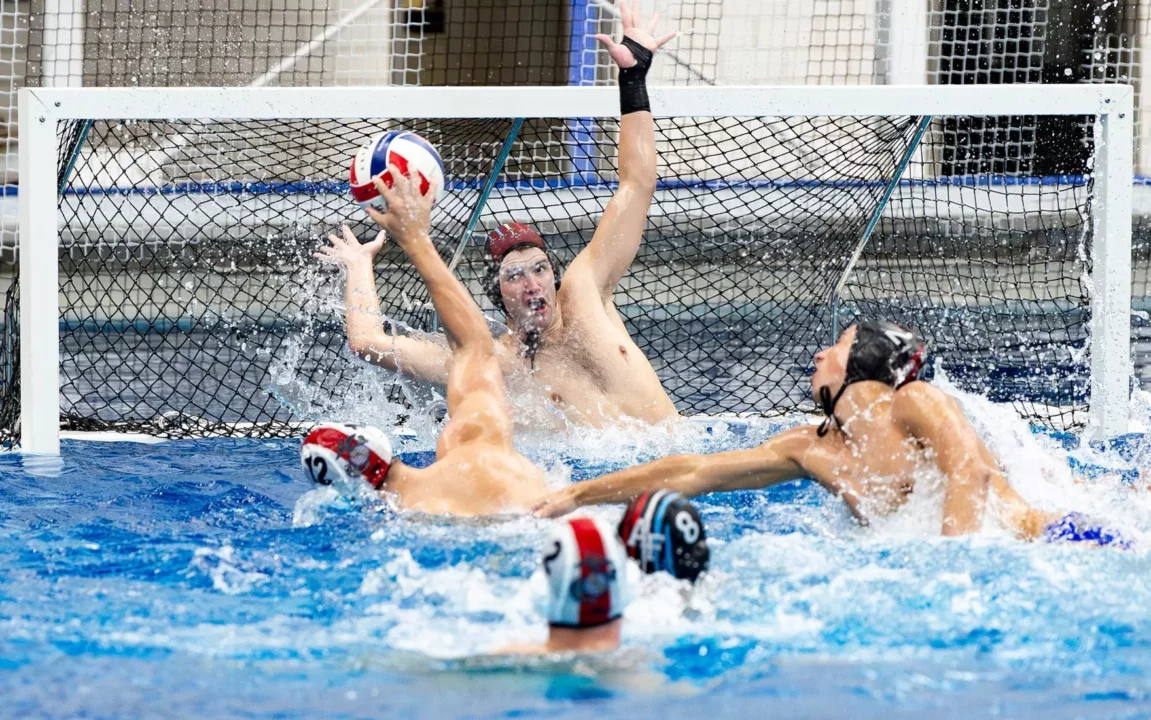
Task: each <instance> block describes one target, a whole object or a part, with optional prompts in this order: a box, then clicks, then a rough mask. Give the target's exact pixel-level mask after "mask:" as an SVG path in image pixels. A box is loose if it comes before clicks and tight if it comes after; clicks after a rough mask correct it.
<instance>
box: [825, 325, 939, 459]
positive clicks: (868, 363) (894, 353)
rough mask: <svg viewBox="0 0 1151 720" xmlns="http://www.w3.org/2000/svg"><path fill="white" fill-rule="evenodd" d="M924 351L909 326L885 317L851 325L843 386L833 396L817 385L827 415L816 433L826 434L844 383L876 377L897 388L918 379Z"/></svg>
mask: <svg viewBox="0 0 1151 720" xmlns="http://www.w3.org/2000/svg"><path fill="white" fill-rule="evenodd" d="M926 354H927V346H926V345H925V344H924V342H923V340H922V339H920V337H919V336H918V335H916V334H915V331H914V330H912V329H911V328H907V327H904V326H903V325H898V324H896V323H893V322H889V321H887V320H864V321H862V322H860V323H857V324H856V326H855V339H854V340H852V342H851V350H850V351H849V352H848V354H847V370H846V372H845V373H844V376H843V386H842V387H840V388H839V392H837V393H836V394H835V397H834V398H833V397H832V396H831V391H830V390H828V389H827V387H826V386H824V387H821V388H820V389H819V404H820V406H821V407H822V408H823V412H824V413H825V414H826V415H827V419H826V420H824V421H823V423H822V424H821V425H820V426H819V434H820V436H823V435H826V434H827V431H828V430H829V429H830V422H831V420H832V419H833V418H834V419H835V422H836V424H839V418H836V417H835V404H836V403H838V402H839V398H840V397H841V396H842V395H843V391H844V390H846V389H847V386H848V385H850V384H852V383H856V382H860V381H861V380H877V381H879V382H881V383H883V384H884V385H888V386H890V387H891V388H893V389H896V390H898V389H899V388H901V387H903V386H904V385H906V384H907V383H909V382H911V381H912V380H917V379H919V371H920V369H921V368H922V367H923V360H924V357H925V356H926Z"/></svg>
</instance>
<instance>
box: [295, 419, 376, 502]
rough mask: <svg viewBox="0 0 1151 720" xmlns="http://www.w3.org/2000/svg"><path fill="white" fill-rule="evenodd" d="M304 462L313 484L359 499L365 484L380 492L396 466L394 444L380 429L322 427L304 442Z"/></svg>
mask: <svg viewBox="0 0 1151 720" xmlns="http://www.w3.org/2000/svg"><path fill="white" fill-rule="evenodd" d="M300 461H301V463H302V464H303V466H304V471H305V472H306V473H307V474H308V477H310V478H311V479H312V482H314V483H316V484H317V485H331V486H332V487H333V488H335V489H336V490H337V491H338V492H339V493H340V494H341V495H351V496H355V495H358V494H359V493H360V492H362V491H363V489H364V483H367V484H368V485H369V486H371V487H372V488H375V489H377V490H378V489H379V488H380V486H381V485H383V484H384V479H385V478H386V477H387V474H388V468H390V467H391V465H392V442H391V440H389V439H388V436H387V435H385V434H384V432H383V431H382V430H380V429H378V428H374V427H369V426H366V425H351V424H348V423H321V424H319V425H317V426H316V427H314V428H313V429H312V431H311V432H310V433H308V436H307V437H306V438H304V446H303V447H302V448H301V449H300Z"/></svg>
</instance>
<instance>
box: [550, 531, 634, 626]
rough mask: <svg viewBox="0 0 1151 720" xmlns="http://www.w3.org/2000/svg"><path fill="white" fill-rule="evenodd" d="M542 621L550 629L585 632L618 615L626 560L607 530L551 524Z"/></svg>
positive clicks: (624, 594)
mask: <svg viewBox="0 0 1151 720" xmlns="http://www.w3.org/2000/svg"><path fill="white" fill-rule="evenodd" d="M543 565H544V571H545V572H546V573H547V579H548V597H547V618H548V622H549V623H550V624H552V625H558V626H561V627H573V628H589V627H596V626H597V625H605V624H607V623H609V622H611V621H613V620H616V619H617V618H619V617H620V616H621V615H623V609H624V607H626V606H627V604H628V601H629V600H630V596H629V594H628V591H627V554H626V553H625V552H624V549H623V545H622V544H620V541H619V538H618V537H616V534H615V533H614V532H612V530H611V528H610V527H608V526H607V525H606V524H605V523H603V522H602V521H600V520H596V519H593V518H586V517H581V518H572V519H570V520H565V521H562V522H559V523H556V525H555V527H554V529H553V530H552V533H551V536H550V537H549V538H548V541H547V545H545V546H544V557H543Z"/></svg>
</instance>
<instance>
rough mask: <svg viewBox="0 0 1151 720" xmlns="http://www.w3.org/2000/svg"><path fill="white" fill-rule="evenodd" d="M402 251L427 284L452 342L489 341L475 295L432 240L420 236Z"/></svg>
mask: <svg viewBox="0 0 1151 720" xmlns="http://www.w3.org/2000/svg"><path fill="white" fill-rule="evenodd" d="M404 251H405V252H406V253H407V255H408V258H409V259H410V260H411V261H412V264H413V265H415V266H416V270H417V271H418V272H419V273H420V277H422V278H423V279H424V283H425V284H426V285H427V286H428V291H429V292H430V293H431V296H432V303H433V304H434V305H435V306H436V312H438V313H439V315H440V321H441V322H442V323H443V324H444V329H445V330H446V331H447V334H448V339H449V340H450V341H451V342H452V343H453V345H457V346H465V345H474V344H476V343H493V340H492V335H491V331H490V330H489V329H488V325H487V322H486V321H485V320H484V315H483V313H482V312H480V308H479V306H478V305H476V301H475V299H474V298H473V297H472V296H471V294H470V293H469V292H468V291H467V288H465V287H464V285H463V283H461V282H460V281H459V279H458V278H456V276H455V275H453V274H452V271H451V270H449V269H448V266H447V264H445V263H444V260H443V258H441V257H440V254H439V253H438V252H436V248H435V246H434V245H433V244H432V241H431V240H430V239H429V238H428V237H427V236H424V237H422V238H420V239H418V240H416V241H413V242H410V243H407V245H406V247H405V248H404Z"/></svg>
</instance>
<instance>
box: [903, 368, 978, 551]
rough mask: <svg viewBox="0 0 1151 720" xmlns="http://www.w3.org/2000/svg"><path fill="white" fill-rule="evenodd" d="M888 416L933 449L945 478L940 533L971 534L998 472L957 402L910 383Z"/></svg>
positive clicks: (976, 529) (920, 384) (933, 389)
mask: <svg viewBox="0 0 1151 720" xmlns="http://www.w3.org/2000/svg"><path fill="white" fill-rule="evenodd" d="M891 411H892V417H893V418H894V419H895V421H896V422H899V423H901V424H902V425H903V427H904V429H905V430H906V431H907V432H908V433H909V434H910V435H911V436H912V437H914V438H916V439H917V440H919V441H920V442H922V443H924V444H925V445H926V446H927V447H929V448H931V449H932V450H933V451H934V453H935V462H936V464H937V465H938V466H939V469H940V471H942V472H943V474H944V476H945V477H946V479H947V481H946V482H947V485H946V489H945V492H944V496H943V529H942V530H943V534H944V535H969V534H971V533H973V532H976V531H978V530H979V528H980V527H981V526H982V524H983V511H984V508H985V506H986V503H987V490H988V488H989V487H990V486H991V483H992V481H993V477H994V476H995V475H996V474H997V473H999V468H998V467H995V466H994V465H993V464H989V463H988V462H987V459H988V458H989V454H988V453H987V451H986V448H985V447H984V445H983V441H982V440H980V439H979V435H978V434H977V433H976V432H975V428H973V427H972V426H971V423H970V422H969V421H968V420H967V417H966V416H965V415H964V414H963V410H962V409H961V408H960V407H959V404H958V403H956V402H954V401H953V400H952V399H951V398H950V397H948V396H947V395H946V394H944V393H943V392H942V391H940V390H939V389H937V388H935V387H932V386H931V385H928V384H927V383H921V382H917V383H912V384H911V385H908V386H906V387H904V388H903V389H901V390H900V391H899V392H897V393H896V395H895V400H894V401H893V403H892V408H891Z"/></svg>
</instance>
